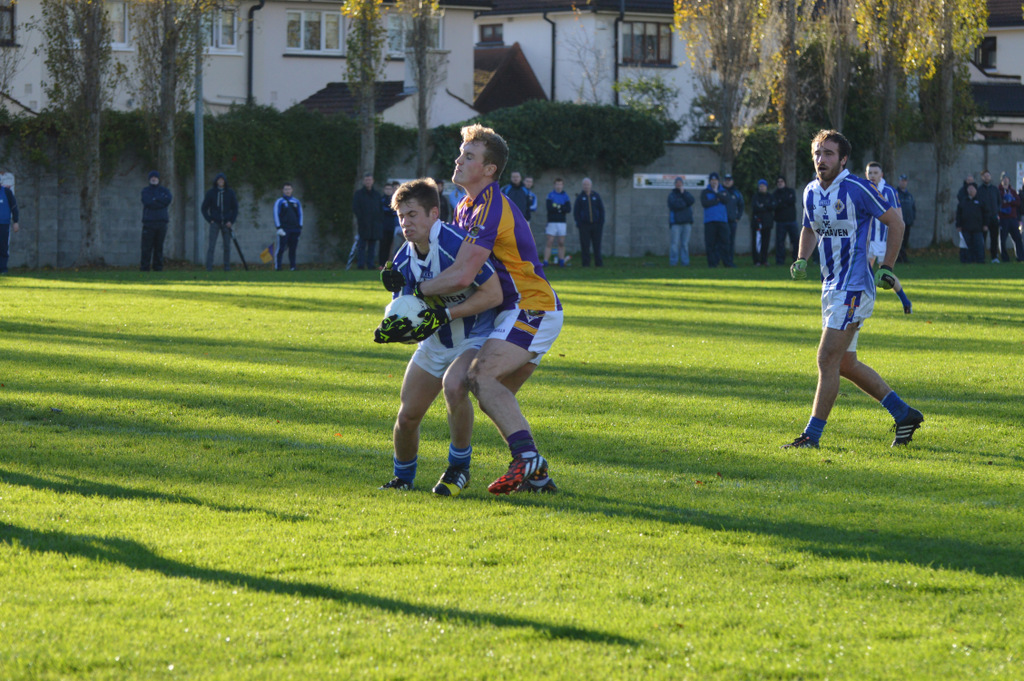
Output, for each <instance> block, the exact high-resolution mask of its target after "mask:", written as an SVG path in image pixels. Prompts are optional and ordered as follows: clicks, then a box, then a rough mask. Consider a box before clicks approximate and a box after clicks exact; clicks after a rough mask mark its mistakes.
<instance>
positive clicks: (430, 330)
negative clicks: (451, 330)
mask: <svg viewBox="0 0 1024 681" xmlns="http://www.w3.org/2000/svg"><path fill="white" fill-rule="evenodd" d="M420 317H421V318H422V319H423V321H422V322H420V325H419V326H417V327H415V328H413V329H412V331H410V332H409V338H412V339H413V340H414V341H416V342H417V343H418V342H420V341H422V340H426V339H427V338H430V337H431V336H433V335H434V333H435V332H436V331H437V330H438V329H440V328H441V327H442V326H444V325H445V324H447V323H448V322H450V321H451V320H452V319H451V317H449V316H448V308H446V307H431V308H427V309H426V310H424V311H423V312H420Z"/></svg>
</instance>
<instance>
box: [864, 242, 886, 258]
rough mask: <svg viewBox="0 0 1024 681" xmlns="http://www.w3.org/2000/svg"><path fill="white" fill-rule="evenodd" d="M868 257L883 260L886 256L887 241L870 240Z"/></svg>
mask: <svg viewBox="0 0 1024 681" xmlns="http://www.w3.org/2000/svg"><path fill="white" fill-rule="evenodd" d="M868 257H869V258H875V259H877V260H882V259H883V258H885V242H884V241H869V242H868Z"/></svg>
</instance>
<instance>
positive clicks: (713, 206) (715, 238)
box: [700, 173, 735, 267]
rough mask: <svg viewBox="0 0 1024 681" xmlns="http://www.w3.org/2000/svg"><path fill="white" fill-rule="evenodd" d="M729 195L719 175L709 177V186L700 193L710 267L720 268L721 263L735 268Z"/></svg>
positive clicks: (705, 242)
mask: <svg viewBox="0 0 1024 681" xmlns="http://www.w3.org/2000/svg"><path fill="white" fill-rule="evenodd" d="M728 203H729V194H728V193H727V192H726V191H725V190H724V189H723V188H722V187H721V185H720V184H719V183H718V173H711V174H710V175H709V176H708V186H707V187H705V188H704V191H702V192H701V193H700V205H702V206H704V247H705V249H706V250H707V255H708V267H718V263H719V261H721V263H722V265H723V266H725V267H735V265H734V264H733V262H732V256H731V255H730V253H729V210H728V208H727V204H728Z"/></svg>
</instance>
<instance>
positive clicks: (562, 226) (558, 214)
mask: <svg viewBox="0 0 1024 681" xmlns="http://www.w3.org/2000/svg"><path fill="white" fill-rule="evenodd" d="M564 186H565V183H564V182H563V181H562V178H560V177H557V178H555V188H554V191H552V192H550V193H549V194H548V198H547V209H548V226H547V228H546V229H545V230H544V233H545V234H547V235H548V243H547V246H545V247H544V263H543V264H544V265H547V264H548V262H550V261H551V247H552V246H553V245H554V243H555V238H557V239H558V266H559V267H565V264H566V263H567V262H568V261H569V259H568V258H566V257H565V230H566V220H565V217H566V216H567V215H568V214H569V213H571V212H572V202H571V201H569V195H568V194H566V193H565V192H564V191H563V187H564Z"/></svg>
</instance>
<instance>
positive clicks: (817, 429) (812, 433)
mask: <svg viewBox="0 0 1024 681" xmlns="http://www.w3.org/2000/svg"><path fill="white" fill-rule="evenodd" d="M826 423H828V421H823V420H821V419H819V418H815V417H813V416H812V417H811V420H810V421H808V422H807V427H806V428H804V435H806V436H807V437H809V438H811V439H812V440H814V441H815V442H817V441H818V440H820V439H821V434H822V433H824V432H825V424H826Z"/></svg>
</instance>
